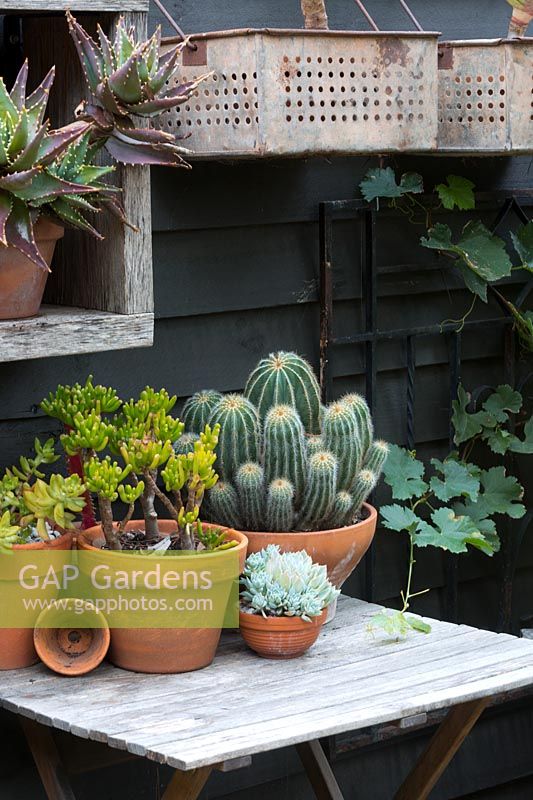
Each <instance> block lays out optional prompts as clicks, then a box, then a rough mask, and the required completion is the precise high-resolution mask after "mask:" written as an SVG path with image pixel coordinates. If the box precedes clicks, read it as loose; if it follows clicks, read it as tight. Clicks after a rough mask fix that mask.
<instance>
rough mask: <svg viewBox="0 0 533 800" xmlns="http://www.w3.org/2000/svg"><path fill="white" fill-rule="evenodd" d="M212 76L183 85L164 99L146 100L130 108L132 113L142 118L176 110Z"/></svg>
mask: <svg viewBox="0 0 533 800" xmlns="http://www.w3.org/2000/svg"><path fill="white" fill-rule="evenodd" d="M210 74H211V73H206V74H205V75H201V76H200V77H199V78H198V79H197V80H195V81H189V82H188V83H182V84H180V85H179V86H177V87H176V88H175V89H173V90H172V91H171V92H169V93H168V94H167V95H165V96H164V97H159V98H156V99H154V100H146V101H144V102H143V103H138V104H137V105H132V106H130V111H131V112H132V114H137V115H138V116H141V117H154V116H157V115H158V114H161V112H162V111H165V110H166V109H168V108H175V107H176V106H178V105H180V104H181V103H185V102H186V101H187V100H188V98H189V97H190V96H191V94H192V93H193V92H194V90H195V89H196V87H197V86H199V84H200V83H201V82H202V81H204V80H205V79H206V78H208V77H209V75H210Z"/></svg>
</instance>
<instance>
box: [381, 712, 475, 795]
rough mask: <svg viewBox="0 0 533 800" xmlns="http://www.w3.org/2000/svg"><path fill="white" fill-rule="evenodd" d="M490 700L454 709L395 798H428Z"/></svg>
mask: <svg viewBox="0 0 533 800" xmlns="http://www.w3.org/2000/svg"><path fill="white" fill-rule="evenodd" d="M488 703H489V698H487V697H485V698H482V699H480V700H472V701H470V702H468V703H462V704H461V705H458V706H456V707H455V708H452V710H451V711H450V712H449V713H448V716H447V717H446V718H445V720H444V721H443V722H442V723H441V724H440V726H439V728H438V729H437V731H436V733H435V735H434V736H433V738H432V739H431V741H430V743H429V745H428V747H427V749H426V751H425V752H424V753H422V755H421V757H420V759H419V760H418V762H417V764H416V766H415V767H414V769H413V770H412V772H411V773H410V774H409V775H408V776H407V778H406V780H405V781H404V783H403V784H402V786H401V787H400V789H399V791H398V792H397V794H396V796H395V800H415V798H416V800H426V798H427V797H428V796H429V794H430V792H431V790H432V789H433V787H434V786H435V784H436V783H437V781H438V780H439V778H440V777H441V775H442V774H443V772H444V771H445V769H446V767H447V766H448V764H449V763H450V761H451V760H452V758H453V757H454V755H455V754H456V753H457V751H458V750H459V748H460V747H461V745H462V743H463V742H464V740H465V739H466V737H467V736H468V734H469V733H470V731H471V730H472V728H473V727H474V725H475V724H476V722H477V721H478V719H479V717H480V716H481V714H482V713H483V711H484V710H485V708H486V707H487V705H488Z"/></svg>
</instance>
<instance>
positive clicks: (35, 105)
mask: <svg viewBox="0 0 533 800" xmlns="http://www.w3.org/2000/svg"><path fill="white" fill-rule="evenodd" d="M55 74H56V71H55V67H52V68H51V70H50V71H49V72H48V74H47V75H46V77H45V78H44V80H43V81H42V82H41V83H40V84H39V86H38V87H37V88H36V89H35V91H34V92H32V94H30V96H29V97H28V98H27V100H26V110H27V112H28V119H29V121H30V125H31V126H32V128H33V130H37V128H39V126H40V125H42V123H43V120H44V115H45V113H46V106H47V104H48V96H49V94H50V89H51V88H52V86H53V84H54V79H55Z"/></svg>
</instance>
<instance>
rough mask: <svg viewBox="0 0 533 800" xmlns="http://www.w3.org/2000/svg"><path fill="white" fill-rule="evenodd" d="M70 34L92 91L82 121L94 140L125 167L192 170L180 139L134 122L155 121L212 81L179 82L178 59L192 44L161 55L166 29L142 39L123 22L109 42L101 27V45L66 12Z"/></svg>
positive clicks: (84, 104) (80, 111)
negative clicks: (184, 167)
mask: <svg viewBox="0 0 533 800" xmlns="http://www.w3.org/2000/svg"><path fill="white" fill-rule="evenodd" d="M67 19H68V25H69V30H70V33H71V36H72V39H73V41H74V44H75V46H76V50H77V52H78V55H79V58H80V62H81V65H82V69H83V72H84V75H85V78H86V81H87V84H88V87H89V89H90V91H91V95H92V97H91V99H90V100H89V101H88V102H86V101H83V102H82V103H81V104H80V106H79V107H78V111H77V113H78V116H79V117H80V118H82V119H84V120H86V121H88V122H89V123H90V125H91V131H92V136H93V141H94V142H95V143H96V144H97V145H99V146H105V148H106V150H107V151H108V153H109V154H110V155H111V156H112V158H114V159H115V160H116V161H120V162H122V163H126V164H161V165H165V166H188V165H187V164H186V162H185V161H184V160H183V158H182V156H183V154H184V153H187V152H188V151H187V150H185V149H184V148H183V147H179V146H178V145H177V143H176V137H175V136H173V135H172V134H170V133H166V132H165V131H161V130H155V129H154V128H147V127H138V126H137V125H136V123H135V122H134V119H135V118H137V119H151V118H153V117H157V116H159V115H160V114H161V113H162V112H163V111H166V110H168V109H171V108H175V107H176V106H178V105H180V104H181V103H185V102H186V101H187V100H188V99H189V98H190V97H191V96H192V94H193V93H194V91H195V90H196V88H197V86H198V85H199V84H200V83H201V82H202V81H203V80H204V79H205V78H206V77H207V75H202V76H200V77H199V78H197V79H196V80H194V81H189V82H187V83H179V82H174V83H173V78H174V76H175V74H176V71H177V69H178V67H179V56H180V53H181V51H182V50H183V48H184V47H186V45H187V42H186V41H184V42H181V43H180V44H177V45H176V46H175V47H172V48H171V49H169V50H168V51H167V52H165V53H164V54H162V53H161V28H160V27H158V28H157V29H156V31H155V33H154V34H153V36H151V37H150V38H149V39H147V40H138V39H137V38H136V33H135V29H134V28H133V27H128V26H127V25H126V23H125V21H124V18H123V17H120V18H119V20H118V22H117V24H116V25H115V28H114V31H113V33H112V35H111V37H110V38H108V36H107V35H106V33H105V32H104V30H103V29H102V28H101V26H100V25H98V28H97V34H98V42H96V41H95V40H94V39H93V38H92V37H91V36H89V34H88V33H87V32H86V31H85V30H84V29H83V27H82V26H81V25H80V24H79V23H78V22H77V21H76V20H75V19H74V17H73V16H72V14H70V12H67Z"/></svg>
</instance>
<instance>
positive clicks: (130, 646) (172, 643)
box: [77, 520, 248, 674]
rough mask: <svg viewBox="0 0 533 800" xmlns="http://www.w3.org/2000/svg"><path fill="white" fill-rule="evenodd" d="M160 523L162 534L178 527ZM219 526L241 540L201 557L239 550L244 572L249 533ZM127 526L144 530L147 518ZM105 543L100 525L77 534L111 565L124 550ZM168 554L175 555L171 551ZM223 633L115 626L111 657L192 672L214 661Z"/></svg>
mask: <svg viewBox="0 0 533 800" xmlns="http://www.w3.org/2000/svg"><path fill="white" fill-rule="evenodd" d="M158 524H159V529H160V531H161V533H162V534H163V535H165V534H168V533H172V532H174V531H175V530H176V524H175V523H174V522H172V521H170V520H159V522H158ZM211 527H215V526H211ZM216 527H217V528H220V529H221V530H226V531H227V533H228V538H230V539H236V540H237V541H238V542H239V544H238V545H237V547H235V548H234V549H232V550H222V551H219V552H218V553H212V554H209V553H207V554H203V555H202V556H201V558H202V559H210V558H216V559H220V558H224V557H226V558H235V553H237V554H238V557H239V567H240V571H241V572H242V570H243V569H244V562H245V560H246V549H247V545H248V540H247V538H246V536H245V535H244V534H243V533H239V532H238V531H234V530H231V529H230V528H223V527H222V526H216ZM127 529H128V530H143V529H144V521H143V520H133V521H131V522H129V523H128V525H127ZM103 543H104V537H103V533H102V529H101V526H100V525H97V526H95V527H94V528H88V529H87V530H85V531H82V532H81V533H80V534H78V537H77V546H78V548H79V549H81V550H92V551H95V550H96V551H98V552H100V553H102V560H103V561H104V562H105V563H106V564H110V565H112V563H113V558H117V555H118V557H119V558H121V559H123V558H124V555H125V554H124V552H121V553H120V554H116V553H114V552H112V551H110V550H104V551H102V550H101V546H102V544H103ZM228 553H229V554H230V555H229V556H228ZM138 557H139V556H137V558H138ZM165 558H168V559H173V557H172V556H170V555H167V556H166V557H165ZM174 558H175V560H176V561H178V563H179V560H180V559H181V558H182V556H180V555H177V556H175V557H174ZM220 634H221V629H220V628H113V629H112V630H111V645H110V648H109V660H110V661H112V662H113V664H115V665H116V666H117V667H121V668H122V669H127V670H130V671H132V672H147V673H156V674H161V673H166V674H169V673H179V672H191V671H193V670H197V669H203V667H207V666H209V664H211V662H212V661H213V659H214V657H215V653H216V649H217V647H218V642H219V640H220Z"/></svg>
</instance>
